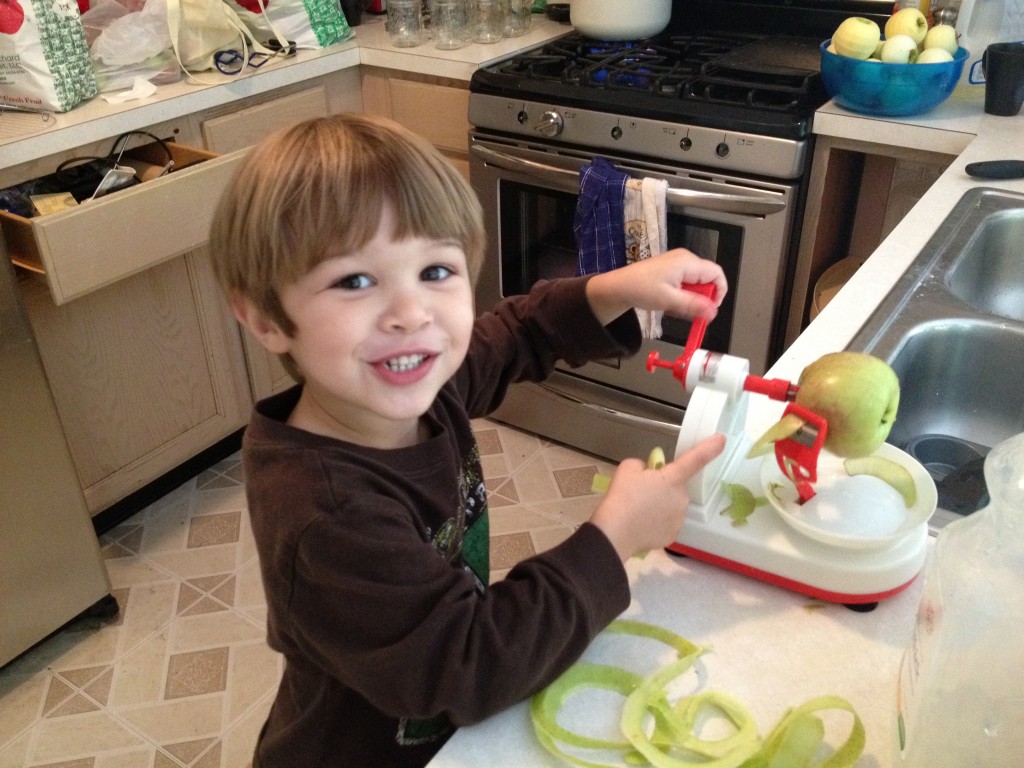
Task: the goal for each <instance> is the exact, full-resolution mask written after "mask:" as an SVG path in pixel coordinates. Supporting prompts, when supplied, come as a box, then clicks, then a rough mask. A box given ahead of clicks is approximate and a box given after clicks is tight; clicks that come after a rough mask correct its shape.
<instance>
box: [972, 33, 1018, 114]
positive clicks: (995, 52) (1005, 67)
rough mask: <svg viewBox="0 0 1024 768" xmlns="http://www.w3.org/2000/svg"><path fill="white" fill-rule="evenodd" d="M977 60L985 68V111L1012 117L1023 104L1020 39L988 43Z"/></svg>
mask: <svg viewBox="0 0 1024 768" xmlns="http://www.w3.org/2000/svg"><path fill="white" fill-rule="evenodd" d="M981 62H982V64H981V65H982V67H984V69H985V111H986V112H987V113H988V114H990V115H1002V116H1004V117H1013V116H1014V115H1016V114H1017V113H1018V112H1020V108H1021V105H1022V104H1024V42H1019V43H992V44H991V45H989V46H988V48H986V49H985V53H984V55H983V56H982V59H981Z"/></svg>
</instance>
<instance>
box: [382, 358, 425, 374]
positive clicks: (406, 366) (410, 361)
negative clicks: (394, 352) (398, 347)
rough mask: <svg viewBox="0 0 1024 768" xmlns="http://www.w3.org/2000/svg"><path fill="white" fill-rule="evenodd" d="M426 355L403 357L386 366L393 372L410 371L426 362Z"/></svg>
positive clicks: (389, 361) (394, 359)
mask: <svg viewBox="0 0 1024 768" xmlns="http://www.w3.org/2000/svg"><path fill="white" fill-rule="evenodd" d="M426 358H427V356H426V355H402V356H401V357H396V358H393V359H391V360H388V361H387V363H386V365H387V367H388V370H391V371H409V370H412V369H413V368H415V367H416V366H418V365H420V363H422V362H423V361H424V360H426Z"/></svg>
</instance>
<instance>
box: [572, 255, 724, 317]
mask: <svg viewBox="0 0 1024 768" xmlns="http://www.w3.org/2000/svg"><path fill="white" fill-rule="evenodd" d="M683 283H714V284H715V289H716V290H715V300H714V301H710V300H709V299H707V298H706V297H704V296H700V295H698V294H696V293H693V292H692V291H684V290H682V288H681V286H682V284H683ZM727 290H728V286H727V285H726V282H725V274H724V273H723V272H722V268H721V267H720V266H718V265H717V264H716V263H715V262H713V261H710V260H709V259H702V258H700V257H699V256H697V255H696V254H694V253H692V252H691V251H688V250H686V249H685V248H675V249H673V250H671V251H665V253H661V254H658V255H657V256H652V257H651V258H649V259H643V260H641V261H636V262H633V263H632V264H629V265H628V266H625V267H622V268H620V269H613V270H611V271H610V272H603V273H601V274H599V275H594V276H593V277H591V278H590V280H588V281H587V300H588V301H589V302H590V308H591V309H592V310H593V312H594V315H596V316H597V319H598V320H599V321H600V322H601V324H602V325H607V324H608V323H610V322H611V321H612V320H614V319H615V318H617V317H618V316H619V315H621V314H622V313H623V312H626V311H627V310H629V309H632V308H633V307H636V308H638V309H648V310H652V311H663V312H666V313H668V314H669V315H674V316H676V317H686V318H697V317H699V318H703V319H705V320H712V319H714V317H715V314H716V313H717V312H718V307H719V305H720V304H721V303H722V299H723V298H724V297H725V293H726V291H727Z"/></svg>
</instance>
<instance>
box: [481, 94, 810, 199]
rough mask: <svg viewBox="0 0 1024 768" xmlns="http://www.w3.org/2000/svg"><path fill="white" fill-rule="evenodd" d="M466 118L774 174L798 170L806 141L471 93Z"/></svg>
mask: <svg viewBox="0 0 1024 768" xmlns="http://www.w3.org/2000/svg"><path fill="white" fill-rule="evenodd" d="M469 122H470V123H471V124H472V125H473V126H475V127H476V128H479V129H484V130H491V131H498V132H501V133H509V134H514V135H518V136H523V137H529V138H531V139H535V140H544V139H550V140H554V141H558V142H559V143H565V144H570V145H573V146H578V147H581V148H582V147H587V148H591V149H595V150H612V151H615V152H616V153H628V154H632V155H640V156H646V157H650V158H653V159H658V160H663V161H669V162H673V163H677V164H682V163H685V164H686V165H699V166H708V167H711V168H717V169H722V170H728V171H733V172H736V173H747V174H756V175H759V176H769V177H772V178H776V179H796V178H799V177H800V176H802V175H803V173H804V171H805V170H806V167H807V162H808V160H809V157H808V153H809V147H808V142H807V141H806V140H794V139H780V138H775V137H771V136H761V135H757V134H752V133H742V132H736V131H725V130H722V129H719V128H707V127H703V126H697V125H686V124H682V123H673V122H668V121H663V120H654V119H650V118H643V117H626V116H622V115H615V114H610V113H605V112H597V111H595V110H589V109H577V108H574V107H561V106H558V105H553V104H542V103H539V102H535V101H522V100H515V99H509V98H506V97H503V96H493V95H489V94H479V93H474V94H471V95H470V99H469Z"/></svg>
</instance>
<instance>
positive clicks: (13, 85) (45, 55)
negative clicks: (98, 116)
mask: <svg viewBox="0 0 1024 768" xmlns="http://www.w3.org/2000/svg"><path fill="white" fill-rule="evenodd" d="M97 92H98V89H97V87H96V77H95V76H94V75H93V71H92V62H91V61H90V60H89V44H88V43H87V42H86V39H85V28H84V27H83V26H82V18H81V16H80V15H79V12H78V3H76V2H75V0H0V102H2V103H5V104H13V105H16V106H22V107H34V108H36V109H47V110H52V111H54V112H67V111H68V110H69V109H71V108H72V107H74V106H75V105H76V104H79V103H80V102H82V101H84V100H86V99H90V98H92V97H93V96H95V95H96V93H97Z"/></svg>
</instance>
